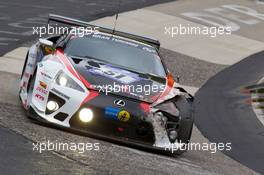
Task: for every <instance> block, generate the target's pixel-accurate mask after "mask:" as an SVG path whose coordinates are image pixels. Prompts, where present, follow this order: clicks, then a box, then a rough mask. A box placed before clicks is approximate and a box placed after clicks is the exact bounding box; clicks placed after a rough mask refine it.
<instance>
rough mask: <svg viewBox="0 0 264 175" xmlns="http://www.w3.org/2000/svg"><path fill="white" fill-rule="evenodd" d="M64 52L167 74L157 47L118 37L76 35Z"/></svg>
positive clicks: (150, 72) (157, 74)
mask: <svg viewBox="0 0 264 175" xmlns="http://www.w3.org/2000/svg"><path fill="white" fill-rule="evenodd" d="M64 52H65V53H66V54H67V55H69V56H78V57H86V58H95V59H98V60H101V61H104V62H107V63H109V64H113V65H117V66H121V67H125V68H127V69H129V70H133V71H137V72H140V73H146V74H152V75H156V76H159V77H165V76H166V73H165V71H164V67H163V64H162V62H161V60H160V57H159V55H158V54H157V52H156V50H155V49H153V48H152V47H149V46H146V45H143V44H138V43H134V42H131V41H127V40H122V39H119V38H116V37H111V36H106V35H99V34H93V35H88V36H85V37H76V36H75V37H73V38H72V39H71V40H70V41H69V42H68V44H67V45H66V48H65V50H64Z"/></svg>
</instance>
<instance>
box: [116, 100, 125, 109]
mask: <svg viewBox="0 0 264 175" xmlns="http://www.w3.org/2000/svg"><path fill="white" fill-rule="evenodd" d="M114 103H115V104H116V105H117V106H122V107H123V106H125V105H126V103H125V102H124V101H123V100H115V101H114Z"/></svg>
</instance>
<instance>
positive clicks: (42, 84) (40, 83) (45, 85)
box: [39, 81, 48, 89]
mask: <svg viewBox="0 0 264 175" xmlns="http://www.w3.org/2000/svg"><path fill="white" fill-rule="evenodd" d="M39 85H40V86H41V87H42V88H44V89H47V87H48V85H47V84H46V83H44V82H43V81H39Z"/></svg>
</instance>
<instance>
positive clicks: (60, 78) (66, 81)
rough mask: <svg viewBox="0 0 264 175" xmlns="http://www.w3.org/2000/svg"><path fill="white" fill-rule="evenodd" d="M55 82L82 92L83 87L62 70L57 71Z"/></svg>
mask: <svg viewBox="0 0 264 175" xmlns="http://www.w3.org/2000/svg"><path fill="white" fill-rule="evenodd" d="M56 83H57V84H58V85H60V86H64V87H68V88H72V89H75V90H78V91H81V92H84V90H83V88H82V87H81V86H80V85H78V84H77V83H76V82H75V81H74V80H73V79H72V78H71V77H69V76H68V75H67V74H65V73H64V72H62V71H61V72H59V73H58V75H57V78H56Z"/></svg>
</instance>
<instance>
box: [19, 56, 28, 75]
mask: <svg viewBox="0 0 264 175" xmlns="http://www.w3.org/2000/svg"><path fill="white" fill-rule="evenodd" d="M27 61H28V52H27V56H26V59H25V62H24V66H23V69H22V72H21V76H20V80H22V77H23V74H24V72H25V69H26V66H27Z"/></svg>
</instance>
